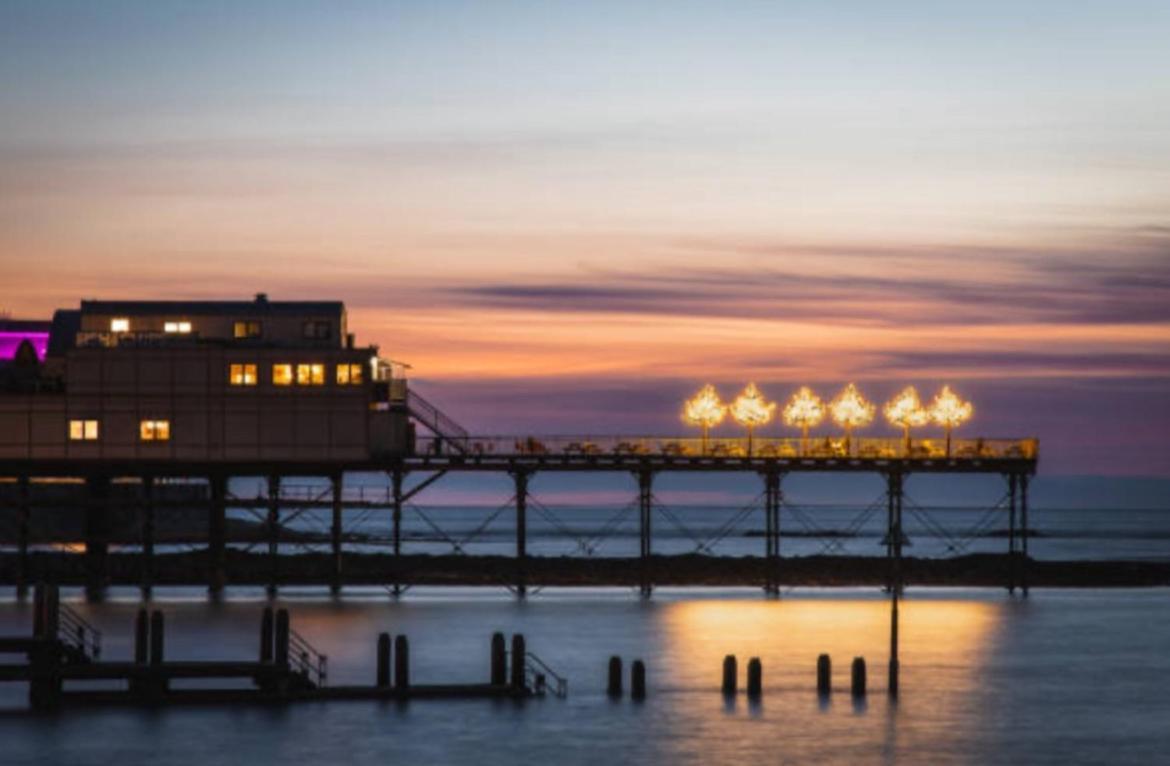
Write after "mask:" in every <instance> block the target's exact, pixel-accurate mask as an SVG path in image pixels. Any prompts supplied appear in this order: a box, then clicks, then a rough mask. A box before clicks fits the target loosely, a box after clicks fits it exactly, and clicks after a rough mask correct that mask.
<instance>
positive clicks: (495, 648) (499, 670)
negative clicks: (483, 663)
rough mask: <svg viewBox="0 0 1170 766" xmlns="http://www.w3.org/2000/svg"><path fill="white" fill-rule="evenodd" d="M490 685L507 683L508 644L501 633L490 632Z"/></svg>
mask: <svg viewBox="0 0 1170 766" xmlns="http://www.w3.org/2000/svg"><path fill="white" fill-rule="evenodd" d="M491 678H492V686H503V685H504V684H506V683H508V646H507V642H506V641H505V640H504V634H503V633H493V634H492V675H491Z"/></svg>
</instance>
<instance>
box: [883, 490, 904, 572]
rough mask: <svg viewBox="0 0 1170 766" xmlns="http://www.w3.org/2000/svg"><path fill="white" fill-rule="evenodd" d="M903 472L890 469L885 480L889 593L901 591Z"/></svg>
mask: <svg viewBox="0 0 1170 766" xmlns="http://www.w3.org/2000/svg"><path fill="white" fill-rule="evenodd" d="M905 479H906V477H905V474H903V473H902V472H901V471H891V472H890V473H889V474H887V477H886V480H887V483H888V487H889V491H888V492H887V495H888V500H887V510H886V513H887V516H886V521H887V524H886V527H887V528H886V556H887V559H888V563H889V567H888V572H889V574H888V582H887V585H886V587H887V589H888V590H889V591H890V592H891V593H898V594H900V593H901V592H902V497H903V486H904V484H905Z"/></svg>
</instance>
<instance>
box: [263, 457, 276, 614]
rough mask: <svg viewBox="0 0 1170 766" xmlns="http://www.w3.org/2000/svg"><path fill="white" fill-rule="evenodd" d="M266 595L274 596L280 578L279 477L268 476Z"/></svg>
mask: <svg viewBox="0 0 1170 766" xmlns="http://www.w3.org/2000/svg"><path fill="white" fill-rule="evenodd" d="M265 526H266V529H267V531H268V596H269V598H275V597H276V588H277V581H278V579H279V578H280V551H279V542H280V477H279V476H269V477H268V519H267V524H266V525H265Z"/></svg>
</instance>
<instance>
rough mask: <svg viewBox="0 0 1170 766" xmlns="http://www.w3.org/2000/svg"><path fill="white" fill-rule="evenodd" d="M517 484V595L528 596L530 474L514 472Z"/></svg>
mask: <svg viewBox="0 0 1170 766" xmlns="http://www.w3.org/2000/svg"><path fill="white" fill-rule="evenodd" d="M512 480H513V481H514V482H515V484H516V595H518V596H519V597H520V598H524V597H525V596H526V595H527V594H528V472H527V471H524V470H514V471H512Z"/></svg>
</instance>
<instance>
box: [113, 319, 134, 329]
mask: <svg viewBox="0 0 1170 766" xmlns="http://www.w3.org/2000/svg"><path fill="white" fill-rule="evenodd" d="M110 332H130V320H129V319H127V318H126V317H117V318H115V319H111V320H110Z"/></svg>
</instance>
